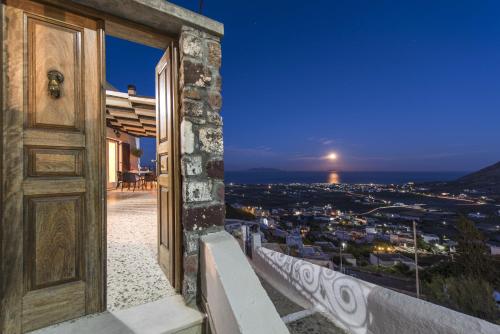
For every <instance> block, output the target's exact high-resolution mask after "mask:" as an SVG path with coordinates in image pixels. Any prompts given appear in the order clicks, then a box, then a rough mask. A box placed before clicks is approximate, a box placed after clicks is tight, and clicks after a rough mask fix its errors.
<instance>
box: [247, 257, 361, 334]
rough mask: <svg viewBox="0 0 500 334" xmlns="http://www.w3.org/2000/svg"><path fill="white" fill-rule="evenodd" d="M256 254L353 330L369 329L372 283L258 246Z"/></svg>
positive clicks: (344, 325)
mask: <svg viewBox="0 0 500 334" xmlns="http://www.w3.org/2000/svg"><path fill="white" fill-rule="evenodd" d="M257 254H258V255H259V256H260V257H261V258H262V259H263V260H264V261H265V263H266V264H267V265H269V266H271V267H272V268H273V269H274V270H276V271H278V273H279V274H280V276H281V277H283V279H285V280H286V281H288V282H289V283H291V284H292V285H293V286H294V287H295V288H296V289H297V291H299V292H300V293H301V294H302V295H303V296H304V297H305V298H307V299H308V300H309V301H311V302H312V303H313V305H315V306H319V308H320V309H323V311H325V312H327V313H329V314H330V315H332V316H333V317H334V318H335V319H336V321H338V322H339V323H340V324H341V325H342V326H343V327H345V328H346V329H348V330H349V331H350V332H351V333H359V334H364V333H366V332H367V327H368V321H369V314H368V307H367V300H366V296H367V294H368V293H369V291H370V286H369V284H366V283H364V282H362V281H360V280H357V279H355V278H352V277H350V276H347V275H343V274H340V273H338V272H336V271H333V270H330V269H328V268H324V267H321V266H318V265H315V264H313V263H311V262H308V261H304V260H301V259H298V258H294V257H291V256H288V255H286V254H283V253H280V252H275V251H272V250H270V249H267V248H263V247H261V248H259V249H258V250H257Z"/></svg>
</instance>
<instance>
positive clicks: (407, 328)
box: [253, 247, 500, 334]
mask: <svg viewBox="0 0 500 334" xmlns="http://www.w3.org/2000/svg"><path fill="white" fill-rule="evenodd" d="M253 264H254V268H255V269H256V271H258V272H259V274H260V275H261V276H262V277H264V278H265V279H266V280H269V283H270V284H271V285H273V287H274V288H275V289H277V290H278V291H281V293H283V294H285V295H286V296H288V297H291V298H292V299H294V300H295V301H296V302H298V303H299V304H301V305H303V306H305V307H306V306H307V304H310V305H311V306H313V307H314V308H316V309H317V310H318V311H320V312H322V313H324V314H325V315H326V316H328V317H329V318H330V319H331V320H332V321H333V322H335V324H336V325H337V326H339V327H341V328H343V329H345V330H346V331H347V332H348V333H354V334H391V333H405V334H472V333H474V334H499V333H500V326H497V325H494V324H492V323H490V322H487V321H484V320H481V319H478V318H475V317H472V316H468V315H466V314H463V313H459V312H456V311H453V310H450V309H448V308H445V307H442V306H439V305H435V304H432V303H429V302H426V301H423V300H421V299H416V298H413V297H410V296H407V295H404V294H401V293H398V292H395V291H392V290H389V289H386V288H383V287H380V286H377V285H374V284H371V283H368V282H365V281H362V280H359V279H356V278H353V277H351V276H348V275H343V274H341V273H339V272H337V271H333V270H331V269H328V268H324V267H320V266H317V265H315V264H312V263H310V262H308V261H304V260H301V259H298V258H295V257H291V256H288V255H286V254H282V253H279V252H275V251H273V250H270V249H267V248H264V247H260V248H258V249H257V250H256V251H255V252H254V256H253Z"/></svg>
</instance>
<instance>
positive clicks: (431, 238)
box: [421, 233, 440, 244]
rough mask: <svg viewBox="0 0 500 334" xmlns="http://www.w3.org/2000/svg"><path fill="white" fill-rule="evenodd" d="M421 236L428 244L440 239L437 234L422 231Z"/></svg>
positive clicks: (435, 242)
mask: <svg viewBox="0 0 500 334" xmlns="http://www.w3.org/2000/svg"><path fill="white" fill-rule="evenodd" d="M421 237H422V239H424V241H425V242H426V243H428V244H438V243H439V241H440V239H439V237H438V236H437V235H435V234H425V233H422V235H421Z"/></svg>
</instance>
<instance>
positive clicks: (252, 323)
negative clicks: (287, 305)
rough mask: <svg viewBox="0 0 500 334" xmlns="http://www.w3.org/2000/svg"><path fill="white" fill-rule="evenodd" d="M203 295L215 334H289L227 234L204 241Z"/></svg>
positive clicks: (202, 255)
mask: <svg viewBox="0 0 500 334" xmlns="http://www.w3.org/2000/svg"><path fill="white" fill-rule="evenodd" d="M200 247H201V257H200V261H201V262H200V271H201V291H202V297H203V301H204V304H205V309H206V311H207V314H208V320H209V323H210V327H211V330H212V332H213V333H214V334H215V333H217V334H257V333H258V334H287V333H289V332H288V329H287V327H286V326H285V324H284V323H283V321H282V320H281V318H280V317H279V314H278V312H277V311H276V308H275V307H274V305H273V303H272V302H271V300H270V299H269V297H268V295H267V293H266V292H265V290H264V288H263V287H262V285H261V284H260V282H259V279H258V278H257V275H256V274H255V272H254V271H253V270H252V267H251V266H250V264H249V263H248V260H247V258H246V256H245V255H244V254H243V252H242V251H241V248H240V245H239V244H238V243H237V242H236V240H235V239H234V238H233V237H232V236H231V235H230V234H229V233H227V232H218V233H211V234H207V235H205V236H203V237H201V245H200Z"/></svg>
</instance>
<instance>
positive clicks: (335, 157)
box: [326, 153, 337, 160]
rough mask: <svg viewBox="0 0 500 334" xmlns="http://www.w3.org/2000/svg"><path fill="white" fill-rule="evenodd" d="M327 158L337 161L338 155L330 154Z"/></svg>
mask: <svg viewBox="0 0 500 334" xmlns="http://www.w3.org/2000/svg"><path fill="white" fill-rule="evenodd" d="M326 158H327V159H328V160H337V153H329V154H328V155H327V156H326Z"/></svg>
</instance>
